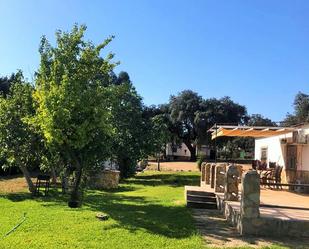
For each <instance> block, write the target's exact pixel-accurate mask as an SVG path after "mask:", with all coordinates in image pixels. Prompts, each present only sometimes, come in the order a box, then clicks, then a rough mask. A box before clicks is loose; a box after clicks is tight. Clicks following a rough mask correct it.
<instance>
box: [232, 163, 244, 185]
mask: <svg viewBox="0 0 309 249" xmlns="http://www.w3.org/2000/svg"><path fill="white" fill-rule="evenodd" d="M234 165H235V166H236V168H237V170H238V174H239V178H238V183H241V179H242V173H243V172H244V170H243V166H242V165H241V164H234Z"/></svg>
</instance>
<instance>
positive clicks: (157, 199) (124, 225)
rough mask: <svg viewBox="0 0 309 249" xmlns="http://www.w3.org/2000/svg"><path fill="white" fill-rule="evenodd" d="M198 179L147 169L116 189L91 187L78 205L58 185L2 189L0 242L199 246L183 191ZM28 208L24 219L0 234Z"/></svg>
mask: <svg viewBox="0 0 309 249" xmlns="http://www.w3.org/2000/svg"><path fill="white" fill-rule="evenodd" d="M19 181H20V180H19ZM198 181H199V176H198V173H190V172H188V173H185V172H181V173H158V172H156V173H155V172H148V173H143V174H141V175H139V176H137V177H135V178H132V179H129V180H127V181H125V182H124V183H122V184H121V185H120V188H119V189H117V190H115V191H87V193H86V195H85V199H84V205H83V207H82V208H80V209H70V208H68V207H67V203H66V198H64V197H63V196H62V195H61V194H60V193H58V192H57V191H55V190H54V191H53V192H52V193H51V195H50V197H47V198H45V197H40V198H33V197H32V196H31V195H30V194H29V193H27V192H26V189H25V190H24V191H21V190H19V191H21V192H18V193H12V192H11V193H4V192H2V193H0V214H1V216H0V237H1V238H0V248H1V249H2V248H111V249H112V248H121V249H125V248H131V249H133V248H147V249H150V248H186V249H189V248H201V247H202V238H201V236H200V235H199V234H198V233H197V231H196V229H195V227H194V224H193V219H192V217H191V214H190V211H189V210H188V209H186V207H185V205H184V204H185V203H184V197H183V195H184V192H183V185H186V184H188V185H189V184H197V183H198ZM0 182H1V180H0ZM2 184H3V183H2ZM0 191H1V189H0ZM24 212H26V217H27V218H26V220H25V222H24V223H23V224H22V225H21V226H20V227H18V228H17V229H16V231H14V232H13V233H11V234H10V235H8V236H7V237H5V238H2V236H3V235H4V234H5V233H6V232H8V231H9V230H10V229H11V228H12V227H14V226H15V225H16V224H17V223H18V222H19V221H20V220H21V218H22V216H23V214H24ZM97 212H105V213H107V214H108V215H109V216H110V218H109V220H107V221H99V220H98V219H96V218H95V214H96V213H97Z"/></svg>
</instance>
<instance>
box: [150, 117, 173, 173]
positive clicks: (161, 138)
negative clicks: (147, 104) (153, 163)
mask: <svg viewBox="0 0 309 249" xmlns="http://www.w3.org/2000/svg"><path fill="white" fill-rule="evenodd" d="M151 123H152V127H151V131H152V134H151V141H152V148H153V149H152V151H153V152H154V154H155V155H156V156H157V162H158V170H160V155H161V153H162V152H163V153H165V149H166V145H167V144H168V143H169V142H172V141H173V135H172V133H171V132H170V129H169V127H170V125H171V124H170V119H169V117H168V116H167V115H166V114H159V115H156V116H154V117H153V118H152V119H151Z"/></svg>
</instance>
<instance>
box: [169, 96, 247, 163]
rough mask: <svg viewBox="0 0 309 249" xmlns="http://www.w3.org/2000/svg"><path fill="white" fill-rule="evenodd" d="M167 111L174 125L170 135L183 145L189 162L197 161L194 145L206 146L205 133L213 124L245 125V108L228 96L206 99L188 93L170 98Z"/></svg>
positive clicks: (206, 135)
mask: <svg viewBox="0 0 309 249" xmlns="http://www.w3.org/2000/svg"><path fill="white" fill-rule="evenodd" d="M168 107H169V109H168V112H169V114H170V117H171V121H172V124H173V126H172V127H171V132H172V133H173V134H176V135H177V137H178V138H179V139H180V140H181V141H182V142H184V143H185V144H186V146H187V147H188V149H189V150H190V153H191V160H196V154H195V153H196V146H197V145H199V144H209V143H210V141H211V138H210V134H209V132H207V130H208V129H209V128H210V127H211V126H213V125H214V124H215V123H230V124H231V123H233V124H235V123H236V124H239V123H245V122H246V114H247V111H246V108H245V107H244V106H242V105H239V104H237V103H235V102H233V101H232V100H231V99H230V98H229V97H224V98H221V99H215V98H211V99H206V100H204V99H203V98H202V97H201V96H199V95H198V94H197V93H195V92H193V91H191V90H185V91H183V92H181V93H179V95H177V96H171V98H170V101H169V104H168Z"/></svg>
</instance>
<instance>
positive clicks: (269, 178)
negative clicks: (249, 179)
mask: <svg viewBox="0 0 309 249" xmlns="http://www.w3.org/2000/svg"><path fill="white" fill-rule="evenodd" d="M282 169H283V167H282V166H279V165H277V166H276V167H275V169H274V170H273V171H270V173H269V174H266V176H265V179H264V183H266V184H267V185H268V186H269V187H270V188H271V183H276V184H280V183H281V173H282ZM276 187H277V188H279V186H276ZM280 188H281V189H282V186H280Z"/></svg>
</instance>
